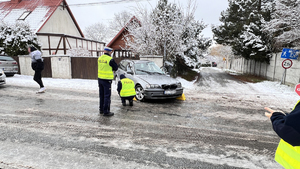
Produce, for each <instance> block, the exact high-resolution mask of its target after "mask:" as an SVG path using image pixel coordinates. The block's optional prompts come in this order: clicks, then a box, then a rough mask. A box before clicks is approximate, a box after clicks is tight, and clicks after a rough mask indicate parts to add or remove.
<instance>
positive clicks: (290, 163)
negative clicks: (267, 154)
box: [275, 139, 300, 169]
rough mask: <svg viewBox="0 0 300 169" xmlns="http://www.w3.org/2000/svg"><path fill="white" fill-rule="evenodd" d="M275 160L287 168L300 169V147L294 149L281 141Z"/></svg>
mask: <svg viewBox="0 0 300 169" xmlns="http://www.w3.org/2000/svg"><path fill="white" fill-rule="evenodd" d="M275 160H276V161H277V162H278V163H279V164H281V165H282V166H283V167H285V168H291V169H294V168H299V166H300V147H293V146H291V145H290V144H288V143H287V142H285V141H284V140H282V139H281V140H280V143H279V145H278V148H277V150H276V154H275Z"/></svg>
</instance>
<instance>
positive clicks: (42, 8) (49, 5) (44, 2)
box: [0, 0, 84, 37]
mask: <svg viewBox="0 0 300 169" xmlns="http://www.w3.org/2000/svg"><path fill="white" fill-rule="evenodd" d="M61 3H64V4H65V7H66V9H67V10H68V12H69V13H70V15H71V17H72V19H73V21H74V23H75V25H76V27H77V29H78V31H79V32H80V34H81V36H82V37H84V36H83V33H82V31H81V29H80V27H79V25H78V23H77V22H76V20H75V18H74V16H73V14H72V12H71V10H70V8H69V6H68V5H67V2H66V1H65V0H21V2H11V1H5V2H0V21H5V22H15V21H16V20H17V19H18V18H19V17H20V16H21V15H22V14H23V12H24V11H31V12H32V13H31V14H30V15H28V19H30V22H29V24H30V26H31V28H32V29H34V31H35V32H39V31H40V30H41V28H42V27H43V26H44V25H45V23H46V22H47V21H48V19H49V18H50V17H51V16H52V14H53V13H54V11H55V10H56V9H57V8H58V7H59V6H60V4H61ZM33 14H34V16H32V15H33ZM29 17H31V18H29ZM26 19H27V18H26ZM26 19H25V21H27V20H26ZM34 19H36V21H32V20H34Z"/></svg>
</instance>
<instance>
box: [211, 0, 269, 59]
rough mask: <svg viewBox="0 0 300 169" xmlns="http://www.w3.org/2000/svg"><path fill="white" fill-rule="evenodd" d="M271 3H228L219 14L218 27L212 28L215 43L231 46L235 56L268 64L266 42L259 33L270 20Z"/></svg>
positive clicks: (232, 0)
mask: <svg viewBox="0 0 300 169" xmlns="http://www.w3.org/2000/svg"><path fill="white" fill-rule="evenodd" d="M270 2H272V0H263V1H261V0H229V8H228V9H227V10H226V11H223V12H222V13H221V18H220V21H221V22H222V23H223V24H222V25H221V26H219V27H214V28H213V30H212V31H213V32H214V36H215V40H216V41H217V42H218V43H219V44H223V45H230V46H232V49H233V52H234V54H235V55H239V56H242V57H244V58H246V59H253V60H256V61H261V62H265V61H266V62H268V61H269V57H270V56H269V55H270V53H271V50H270V48H269V44H268V43H269V41H268V40H269V39H268V37H267V35H266V34H265V33H264V32H263V31H262V28H263V25H264V24H265V21H266V20H267V21H268V20H270V13H271V9H270Z"/></svg>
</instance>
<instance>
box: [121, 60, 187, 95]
mask: <svg viewBox="0 0 300 169" xmlns="http://www.w3.org/2000/svg"><path fill="white" fill-rule="evenodd" d="M116 74H117V78H118V79H120V75H121V74H123V75H125V76H126V77H127V78H129V79H131V80H133V81H134V84H135V91H136V99H137V100H140V101H143V100H145V99H174V98H177V97H179V96H181V95H182V93H183V87H182V85H181V83H180V82H179V81H178V80H176V79H174V78H171V77H169V76H167V75H166V74H165V73H164V72H163V71H161V70H160V68H159V67H158V66H157V65H156V64H155V63H154V62H152V61H147V60H122V61H121V62H120V64H119V69H118V71H117V72H116Z"/></svg>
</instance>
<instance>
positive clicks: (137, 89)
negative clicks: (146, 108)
mask: <svg viewBox="0 0 300 169" xmlns="http://www.w3.org/2000/svg"><path fill="white" fill-rule="evenodd" d="M135 92H136V96H135V97H136V99H137V100H139V101H143V100H144V99H145V93H144V89H143V87H142V86H140V85H137V86H136V87H135Z"/></svg>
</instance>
